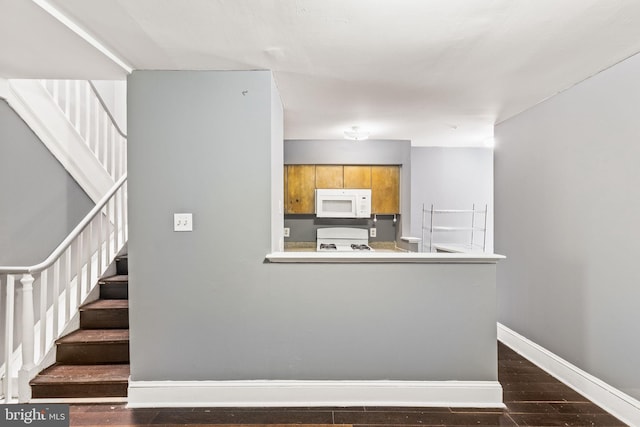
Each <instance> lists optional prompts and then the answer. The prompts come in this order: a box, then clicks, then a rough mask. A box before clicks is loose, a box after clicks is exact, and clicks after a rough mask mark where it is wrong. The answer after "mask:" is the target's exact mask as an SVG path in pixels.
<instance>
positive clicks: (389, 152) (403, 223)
mask: <svg viewBox="0 0 640 427" xmlns="http://www.w3.org/2000/svg"><path fill="white" fill-rule="evenodd" d="M284 164H285V165H296V164H297V165H304V164H318V165H321V164H329V165H331V164H336V165H400V166H401V168H400V212H401V213H402V214H405V213H406V212H409V210H410V208H411V141H406V140H380V139H378V140H376V139H372V140H366V141H349V140H324V139H323V140H320V139H311V140H310V139H302V140H294V139H292V140H286V141H285V142H284ZM405 217H406V218H408V217H409V215H403V216H400V217H397V218H396V219H397V223H396V224H394V223H393V222H392V220H390V219H389V218H387V217H386V216H385V217H382V218H380V219H379V221H378V223H377V224H376V228H379V230H378V231H379V233H378V235H377V237H375V238H371V239H370V240H371V241H393V240H396V238H397V237H400V234H402V230H409V229H410V227H411V224H410V222H409V220H407V219H405ZM392 218H393V217H391V219H392ZM285 226H286V227H290V228H291V237H290V238H289V239H287V240H290V241H294V242H300V241H302V242H304V241H315V230H316V229H317V228H319V227H326V226H339V227H355V228H370V227H372V226H373V222H372V221H371V220H362V219H356V220H344V219H343V220H326V219H316V218H315V217H313V216H308V217H307V218H305V217H303V216H302V215H295V216H292V215H287V220H286V221H285Z"/></svg>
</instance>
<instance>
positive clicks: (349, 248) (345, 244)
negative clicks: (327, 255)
mask: <svg viewBox="0 0 640 427" xmlns="http://www.w3.org/2000/svg"><path fill="white" fill-rule="evenodd" d="M316 250H317V251H319V252H371V251H373V249H371V246H369V231H368V230H367V229H366V228H348V227H328V228H318V230H317V231H316Z"/></svg>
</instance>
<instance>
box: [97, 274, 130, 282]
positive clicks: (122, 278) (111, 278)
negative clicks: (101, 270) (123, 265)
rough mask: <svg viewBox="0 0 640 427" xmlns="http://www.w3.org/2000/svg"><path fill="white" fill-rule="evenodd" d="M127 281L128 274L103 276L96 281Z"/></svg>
mask: <svg viewBox="0 0 640 427" xmlns="http://www.w3.org/2000/svg"><path fill="white" fill-rule="evenodd" d="M128 281H129V275H128V274H116V275H113V276H107V277H103V278H101V279H100V280H99V281H98V283H122V282H128Z"/></svg>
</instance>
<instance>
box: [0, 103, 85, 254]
mask: <svg viewBox="0 0 640 427" xmlns="http://www.w3.org/2000/svg"><path fill="white" fill-rule="evenodd" d="M0 206H2V208H0V265H33V264H37V263H39V262H41V261H43V260H44V259H45V258H46V257H47V256H48V255H49V254H50V253H51V252H52V251H53V250H54V249H55V248H56V246H58V244H59V243H60V242H62V240H63V239H64V238H65V237H66V236H67V235H68V234H69V232H70V231H71V230H72V229H73V228H74V227H75V226H76V225H77V224H78V223H79V222H80V220H81V219H82V218H83V217H84V216H85V215H86V214H87V213H88V212H89V211H90V210H91V208H92V207H93V202H92V201H91V199H90V198H89V197H88V196H87V194H86V193H85V192H84V191H83V190H82V189H81V188H80V186H79V185H78V184H77V183H76V182H75V181H74V180H73V178H72V177H71V176H70V175H69V174H68V173H67V172H66V171H65V170H64V168H63V167H62V166H61V165H60V163H59V162H58V161H57V160H56V158H55V157H54V156H53V155H52V154H51V153H50V152H49V151H48V150H47V148H46V147H45V146H44V145H43V144H42V142H40V140H39V139H38V137H37V136H36V135H35V134H34V133H33V132H32V131H31V129H29V127H28V126H27V125H26V123H24V122H23V121H22V119H21V118H20V117H19V116H18V115H17V114H16V113H15V112H14V111H13V109H11V107H10V106H9V105H8V104H7V102H6V101H5V100H0Z"/></svg>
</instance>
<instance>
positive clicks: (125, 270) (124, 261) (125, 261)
mask: <svg viewBox="0 0 640 427" xmlns="http://www.w3.org/2000/svg"><path fill="white" fill-rule="evenodd" d="M116 271H117V273H116V274H123V275H127V274H129V258H127V257H121V258H116Z"/></svg>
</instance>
